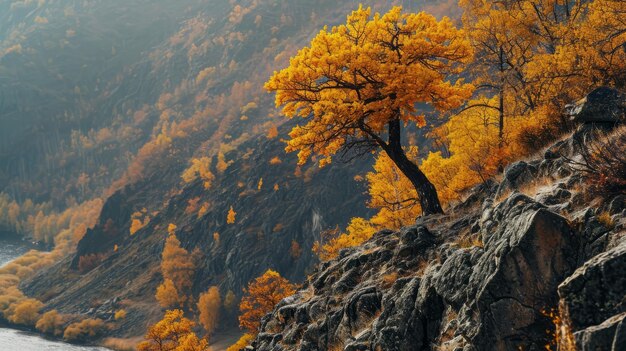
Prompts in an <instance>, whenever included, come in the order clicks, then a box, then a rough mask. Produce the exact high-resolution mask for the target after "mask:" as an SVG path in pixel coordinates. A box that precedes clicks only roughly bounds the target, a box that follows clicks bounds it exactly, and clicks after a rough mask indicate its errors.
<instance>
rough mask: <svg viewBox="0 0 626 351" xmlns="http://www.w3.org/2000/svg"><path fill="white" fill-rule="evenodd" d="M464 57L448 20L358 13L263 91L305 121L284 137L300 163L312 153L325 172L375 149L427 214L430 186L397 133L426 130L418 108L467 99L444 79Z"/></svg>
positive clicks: (433, 198)
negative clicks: (344, 155)
mask: <svg viewBox="0 0 626 351" xmlns="http://www.w3.org/2000/svg"><path fill="white" fill-rule="evenodd" d="M471 58H472V48H471V45H470V44H469V42H468V40H467V39H466V36H465V33H464V32H463V31H462V30H459V29H457V28H455V27H454V25H453V24H452V22H451V21H450V20H449V19H448V18H445V17H444V18H443V19H442V20H441V21H437V20H436V19H435V17H433V16H432V15H429V14H426V13H417V14H415V13H411V14H406V13H405V14H403V13H402V9H401V8H400V7H394V8H392V9H391V10H390V11H389V12H388V13H386V14H384V15H380V14H378V13H377V14H374V15H372V11H371V9H370V8H363V7H359V9H358V10H356V11H354V12H352V14H350V15H349V16H348V19H347V22H346V24H345V25H340V26H337V27H333V28H332V29H331V30H330V31H329V30H328V29H327V28H324V29H323V30H322V31H320V33H319V34H318V35H317V36H316V37H315V38H314V39H313V40H312V41H311V44H310V46H309V47H305V48H303V49H302V50H300V51H299V52H298V54H297V55H296V56H295V57H293V58H292V59H291V61H290V65H289V67H287V68H285V69H283V70H281V71H279V72H275V73H274V75H273V76H272V77H271V78H270V80H269V81H268V82H267V83H266V85H265V87H266V89H268V90H269V91H275V92H276V105H277V106H282V107H283V113H284V114H285V115H286V116H287V117H289V118H293V117H296V116H299V117H302V118H304V119H305V120H306V121H307V122H306V124H304V125H299V126H296V127H295V128H293V129H292V130H291V132H290V133H289V136H290V139H289V140H288V141H287V147H286V150H287V151H288V152H291V151H298V159H299V163H300V164H303V163H305V162H306V161H307V160H308V159H309V158H310V157H311V156H312V155H313V154H316V155H318V156H320V166H324V165H326V164H328V163H330V162H331V158H332V156H333V155H334V154H336V153H337V152H339V151H342V150H343V151H344V152H346V151H348V150H351V149H355V150H356V151H357V152H358V154H359V155H363V154H366V153H369V152H370V151H372V150H375V149H382V150H383V151H384V152H385V153H386V154H387V155H388V156H389V158H390V159H391V160H393V162H394V163H395V164H396V165H397V166H398V168H399V169H400V171H401V172H402V173H403V174H404V175H406V177H407V178H408V179H409V180H410V181H411V183H412V184H413V186H414V187H415V189H416V191H417V193H418V194H419V201H420V205H421V208H422V211H423V214H425V215H428V214H435V213H442V212H443V210H442V208H441V204H440V201H439V197H438V195H437V190H436V189H435V187H434V185H433V184H432V183H431V181H430V180H429V179H428V178H427V177H426V175H424V173H423V172H422V171H421V170H420V168H419V166H418V165H417V164H416V163H414V162H412V161H411V160H410V159H409V158H408V157H407V155H406V152H405V149H404V147H403V145H402V127H403V126H406V125H408V124H409V123H412V124H415V125H417V126H418V127H422V126H424V125H426V116H425V115H424V113H420V111H418V109H417V108H416V106H417V104H428V105H431V106H433V107H434V108H436V109H437V110H440V111H445V110H449V109H453V108H457V107H459V106H460V105H461V104H462V103H463V102H464V101H465V100H466V99H467V98H469V97H470V95H471V94H472V91H473V86H472V85H470V84H465V83H464V82H463V81H462V80H457V81H456V82H451V77H452V76H453V75H455V74H457V73H459V72H460V67H461V65H460V64H462V63H466V62H468V61H469V60H471Z"/></svg>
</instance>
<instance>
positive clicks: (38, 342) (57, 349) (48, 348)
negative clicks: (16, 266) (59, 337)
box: [0, 239, 107, 351]
mask: <svg viewBox="0 0 626 351" xmlns="http://www.w3.org/2000/svg"><path fill="white" fill-rule="evenodd" d="M26 251H28V247H27V246H26V245H24V244H23V243H21V242H19V241H10V240H2V239H0V266H3V265H5V264H7V263H8V262H10V261H11V260H13V259H15V258H16V257H18V256H20V255H22V254H23V253H25V252H26ZM0 350H1V351H107V349H105V348H102V347H91V346H76V345H70V344H66V343H63V342H58V341H51V340H46V339H44V338H42V337H40V336H38V335H36V334H32V333H28V332H23V331H19V330H15V329H7V328H0Z"/></svg>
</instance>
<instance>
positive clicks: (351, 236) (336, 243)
mask: <svg viewBox="0 0 626 351" xmlns="http://www.w3.org/2000/svg"><path fill="white" fill-rule="evenodd" d="M375 232H376V228H374V226H373V225H372V224H371V223H370V222H369V221H368V220H366V219H364V218H360V217H356V218H352V220H351V221H350V224H349V225H348V228H346V232H345V233H340V234H339V235H337V234H338V233H339V228H337V229H334V230H331V231H330V234H331V235H332V236H333V237H331V238H330V239H329V240H328V241H327V242H326V243H323V242H320V241H316V242H315V244H314V245H313V252H314V253H315V254H317V256H318V257H319V258H320V259H321V260H323V261H327V260H330V259H333V258H335V257H337V255H339V251H341V250H342V249H345V248H348V247H354V246H358V245H361V244H362V243H364V242H365V241H366V240H368V239H369V238H371V237H372V235H374V233H375Z"/></svg>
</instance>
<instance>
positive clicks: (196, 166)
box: [181, 157, 223, 189]
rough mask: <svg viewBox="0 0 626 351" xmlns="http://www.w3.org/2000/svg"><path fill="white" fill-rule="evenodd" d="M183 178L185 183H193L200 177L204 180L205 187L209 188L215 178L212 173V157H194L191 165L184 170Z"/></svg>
mask: <svg viewBox="0 0 626 351" xmlns="http://www.w3.org/2000/svg"><path fill="white" fill-rule="evenodd" d="M218 165H219V162H218ZM220 172H223V170H222V171H220ZM181 178H183V181H184V182H185V183H191V182H193V181H194V180H196V179H198V178H199V179H201V180H202V182H203V183H202V184H203V185H204V188H205V189H209V188H210V187H211V184H213V181H214V180H215V176H214V175H213V173H211V159H210V158H208V157H202V158H194V159H192V160H191V166H189V168H187V169H186V170H185V171H184V172H183V174H182V175H181Z"/></svg>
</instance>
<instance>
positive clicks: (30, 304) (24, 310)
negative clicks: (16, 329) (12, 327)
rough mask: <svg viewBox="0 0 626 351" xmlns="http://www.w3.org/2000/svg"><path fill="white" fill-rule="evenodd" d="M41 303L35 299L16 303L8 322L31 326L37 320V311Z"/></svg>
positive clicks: (41, 305)
mask: <svg viewBox="0 0 626 351" xmlns="http://www.w3.org/2000/svg"><path fill="white" fill-rule="evenodd" d="M42 307H43V303H41V301H39V300H37V299H24V300H22V301H20V302H18V303H17V304H16V306H15V308H14V310H13V313H12V314H11V316H10V317H9V321H11V322H12V323H15V324H23V325H28V326H33V325H35V323H37V320H38V319H39V310H41V308H42Z"/></svg>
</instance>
